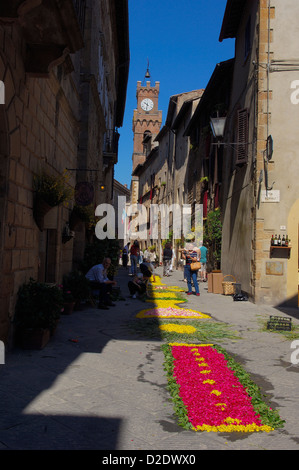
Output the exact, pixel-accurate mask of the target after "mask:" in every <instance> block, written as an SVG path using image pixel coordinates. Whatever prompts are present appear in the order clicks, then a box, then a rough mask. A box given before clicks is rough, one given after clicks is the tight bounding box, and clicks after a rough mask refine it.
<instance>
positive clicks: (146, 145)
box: [142, 130, 152, 155]
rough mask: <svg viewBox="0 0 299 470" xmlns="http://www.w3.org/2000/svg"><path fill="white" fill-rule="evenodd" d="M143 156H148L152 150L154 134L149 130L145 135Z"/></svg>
mask: <svg viewBox="0 0 299 470" xmlns="http://www.w3.org/2000/svg"><path fill="white" fill-rule="evenodd" d="M142 143H143V154H144V155H148V154H149V153H150V151H151V148H152V133H151V131H149V130H147V131H145V132H144V134H143V141H142Z"/></svg>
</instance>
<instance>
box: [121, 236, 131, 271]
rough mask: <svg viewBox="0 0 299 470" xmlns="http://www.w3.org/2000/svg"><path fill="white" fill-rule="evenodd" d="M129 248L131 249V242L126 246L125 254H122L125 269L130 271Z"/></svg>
mask: <svg viewBox="0 0 299 470" xmlns="http://www.w3.org/2000/svg"><path fill="white" fill-rule="evenodd" d="M129 247H130V242H128V243H127V244H126V246H124V248H123V252H122V262H123V267H124V268H125V269H128V259H129Z"/></svg>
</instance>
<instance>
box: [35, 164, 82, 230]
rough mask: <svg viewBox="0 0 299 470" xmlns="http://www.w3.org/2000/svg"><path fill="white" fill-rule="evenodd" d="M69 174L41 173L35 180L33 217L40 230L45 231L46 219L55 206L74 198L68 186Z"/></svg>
mask: <svg viewBox="0 0 299 470" xmlns="http://www.w3.org/2000/svg"><path fill="white" fill-rule="evenodd" d="M67 180H68V174H67V172H66V171H64V172H63V173H62V174H61V175H59V176H54V175H50V174H48V173H46V172H44V171H43V172H41V173H40V174H38V175H35V176H34V178H33V190H34V207H33V217H34V219H35V222H36V224H37V226H38V228H39V229H40V231H43V229H44V217H45V215H46V214H47V213H48V212H49V211H50V210H51V209H52V208H53V207H55V206H58V205H59V204H61V203H62V202H65V201H68V200H70V199H71V198H72V197H73V189H72V188H70V187H69V186H68V184H67Z"/></svg>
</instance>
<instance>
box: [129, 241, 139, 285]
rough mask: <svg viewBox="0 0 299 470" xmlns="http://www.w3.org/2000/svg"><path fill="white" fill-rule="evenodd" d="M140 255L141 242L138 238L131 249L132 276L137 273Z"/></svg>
mask: <svg viewBox="0 0 299 470" xmlns="http://www.w3.org/2000/svg"><path fill="white" fill-rule="evenodd" d="M138 257H139V243H138V241H137V240H135V241H134V243H133V245H132V246H131V249H130V259H131V275H132V276H135V275H136V274H137V263H138Z"/></svg>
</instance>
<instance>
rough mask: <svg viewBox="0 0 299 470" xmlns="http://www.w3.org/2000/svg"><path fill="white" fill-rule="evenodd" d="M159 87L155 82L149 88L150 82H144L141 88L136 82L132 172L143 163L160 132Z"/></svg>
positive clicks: (139, 83) (158, 83)
mask: <svg viewBox="0 0 299 470" xmlns="http://www.w3.org/2000/svg"><path fill="white" fill-rule="evenodd" d="M159 87H160V82H156V83H155V86H151V82H150V81H147V82H146V86H142V84H141V81H140V82H137V91H136V98H137V109H135V110H134V115H133V133H134V149H133V157H132V160H133V172H134V170H135V168H136V167H137V165H140V164H142V163H144V161H145V159H146V156H147V154H148V153H149V151H150V149H151V148H152V145H153V141H154V139H155V137H156V135H158V133H159V131H160V127H161V124H162V111H159V110H158V98H159Z"/></svg>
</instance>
